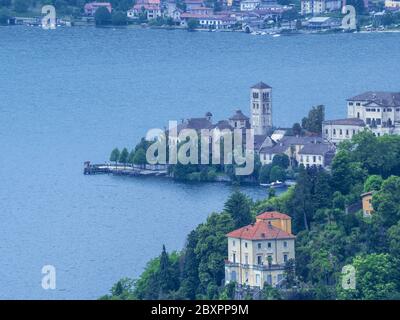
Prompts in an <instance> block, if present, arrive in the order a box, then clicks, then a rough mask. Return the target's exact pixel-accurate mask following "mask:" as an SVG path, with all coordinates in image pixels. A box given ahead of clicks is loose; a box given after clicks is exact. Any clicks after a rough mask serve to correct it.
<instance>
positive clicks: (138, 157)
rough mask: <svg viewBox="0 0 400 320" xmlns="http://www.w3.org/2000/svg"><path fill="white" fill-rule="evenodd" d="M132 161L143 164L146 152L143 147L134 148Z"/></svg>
mask: <svg viewBox="0 0 400 320" xmlns="http://www.w3.org/2000/svg"><path fill="white" fill-rule="evenodd" d="M133 163H134V164H137V165H145V164H146V163H147V159H146V152H145V151H144V150H143V149H138V150H136V152H135V156H134V157H133Z"/></svg>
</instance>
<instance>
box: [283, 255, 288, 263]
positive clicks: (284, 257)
mask: <svg viewBox="0 0 400 320" xmlns="http://www.w3.org/2000/svg"><path fill="white" fill-rule="evenodd" d="M287 260H288V257H287V254H284V255H283V262H287Z"/></svg>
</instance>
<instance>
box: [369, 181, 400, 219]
mask: <svg viewBox="0 0 400 320" xmlns="http://www.w3.org/2000/svg"><path fill="white" fill-rule="evenodd" d="M372 206H373V208H374V217H376V219H379V220H380V222H381V223H382V225H383V226H385V227H390V226H392V225H394V224H396V223H397V222H398V221H399V220H400V177H395V176H392V177H389V178H388V179H386V180H385V181H384V182H383V183H382V187H381V190H380V191H379V192H377V193H376V194H374V196H373V198H372Z"/></svg>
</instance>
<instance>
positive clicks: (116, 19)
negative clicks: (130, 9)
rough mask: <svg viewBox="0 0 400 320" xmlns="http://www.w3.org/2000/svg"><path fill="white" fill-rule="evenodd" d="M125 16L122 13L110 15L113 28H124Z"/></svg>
mask: <svg viewBox="0 0 400 320" xmlns="http://www.w3.org/2000/svg"><path fill="white" fill-rule="evenodd" d="M127 20H128V18H127V16H126V14H125V13H123V12H122V11H118V12H114V13H113V14H112V18H111V22H112V24H113V25H114V26H124V25H126V24H127Z"/></svg>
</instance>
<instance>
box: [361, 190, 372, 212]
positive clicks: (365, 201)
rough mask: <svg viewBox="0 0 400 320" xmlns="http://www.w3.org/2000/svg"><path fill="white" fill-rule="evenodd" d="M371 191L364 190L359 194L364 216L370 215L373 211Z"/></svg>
mask: <svg viewBox="0 0 400 320" xmlns="http://www.w3.org/2000/svg"><path fill="white" fill-rule="evenodd" d="M373 194H374V193H373V192H372V191H370V192H366V193H363V194H362V195H361V201H362V211H363V214H364V217H370V216H371V214H372V213H373V211H374V208H373V207H372V196H373Z"/></svg>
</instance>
